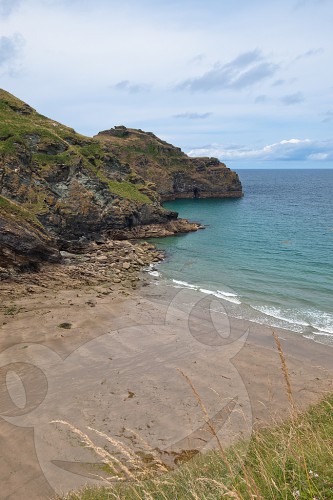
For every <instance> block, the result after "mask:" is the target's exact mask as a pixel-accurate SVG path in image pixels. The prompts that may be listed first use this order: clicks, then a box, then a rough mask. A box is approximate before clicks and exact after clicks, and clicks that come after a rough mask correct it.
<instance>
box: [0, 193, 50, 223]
mask: <svg viewBox="0 0 333 500" xmlns="http://www.w3.org/2000/svg"><path fill="white" fill-rule="evenodd" d="M0 214H5V215H6V216H7V217H9V218H12V219H13V220H14V221H17V220H18V221H22V222H28V223H30V224H33V225H34V226H37V227H38V228H39V229H42V228H43V226H42V224H41V223H40V222H39V220H38V219H37V218H36V217H35V216H34V215H33V214H32V213H31V212H30V211H28V210H26V209H25V208H23V207H21V206H20V205H17V204H16V203H14V202H12V201H10V200H8V199H7V198H4V197H3V196H0Z"/></svg>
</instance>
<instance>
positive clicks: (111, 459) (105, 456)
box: [51, 420, 135, 481]
mask: <svg viewBox="0 0 333 500" xmlns="http://www.w3.org/2000/svg"><path fill="white" fill-rule="evenodd" d="M51 423H52V424H62V425H65V426H67V427H69V428H70V430H71V431H72V432H73V434H76V435H77V436H79V437H80V438H81V440H82V442H83V443H84V444H85V445H86V447H87V448H90V449H91V450H93V451H94V452H95V453H96V454H97V455H98V456H99V457H101V459H102V461H103V463H105V464H106V465H108V466H109V467H110V468H111V469H112V470H113V471H114V472H115V473H117V472H119V471H117V470H116V469H115V463H116V464H117V466H118V467H119V469H120V470H121V471H122V472H123V473H124V474H125V476H126V477H127V479H131V480H132V481H134V480H135V477H134V475H133V474H132V472H131V471H130V470H129V469H128V467H126V465H124V464H123V463H122V462H121V461H120V460H118V459H117V458H116V457H115V456H113V455H111V454H110V453H109V452H108V451H106V450H105V449H104V448H101V447H100V446H97V445H96V444H95V443H93V441H92V440H91V439H90V438H89V436H87V434H84V432H82V431H80V429H77V428H76V427H74V425H72V424H70V423H69V422H66V421H65V420H53V421H52V422H51ZM113 479H115V478H113ZM117 479H118V480H119V479H120V478H117Z"/></svg>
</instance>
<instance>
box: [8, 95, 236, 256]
mask: <svg viewBox="0 0 333 500" xmlns="http://www.w3.org/2000/svg"><path fill="white" fill-rule="evenodd" d="M241 195H242V187H241V184H240V181H239V179H238V176H237V174H236V173H235V172H232V171H231V170H230V169H228V168H227V167H226V166H225V165H224V164H223V163H221V162H219V160H217V159H214V158H189V157H188V156H186V155H185V154H184V153H183V152H182V151H181V150H180V149H179V148H175V147H174V146H172V145H171V144H168V143H166V142H165V141H162V140H161V139H159V138H158V137H156V136H155V135H154V134H152V133H150V132H143V131H141V130H134V129H127V128H126V127H123V126H120V127H115V128H113V129H110V130H108V131H104V132H100V133H99V134H98V135H97V136H95V137H94V138H90V137H85V136H83V135H80V134H78V133H77V132H75V131H74V130H73V129H72V128H70V127H67V126H65V125H63V124H61V123H59V122H56V121H54V120H51V119H49V118H47V117H45V116H43V115H41V114H39V113H38V112H37V111H36V110H34V109H33V108H32V107H31V106H29V105H28V104H26V103H24V102H23V101H21V100H19V99H17V98H16V97H15V96H13V95H11V94H9V93H8V92H6V91H4V90H0V196H1V200H2V204H1V203H0V209H1V212H0V213H1V216H2V222H1V224H2V225H1V226H0V247H1V248H2V247H3V248H4V247H5V245H6V242H5V236H4V235H5V231H4V227H6V228H7V229H8V227H9V225H8V214H9V212H10V211H12V212H11V213H12V215H11V220H12V221H13V223H15V224H16V223H19V224H20V230H23V228H24V227H26V228H28V227H29V229H28V232H29V234H30V236H31V235H32V234H34V235H35V237H36V238H37V239H36V240H35V243H36V245H37V240H38V239H39V240H38V241H40V243H41V246H40V248H42V246H43V245H44V248H45V252H46V253H45V255H48V252H47V251H46V247H48V248H51V247H52V248H57V249H59V250H63V249H69V248H70V249H72V250H73V249H74V250H75V249H77V248H80V246H81V247H83V246H84V245H85V244H86V242H87V241H97V240H98V239H101V238H103V235H104V234H107V235H108V237H116V235H117V234H118V235H119V234H121V236H122V237H123V238H125V237H126V231H128V237H135V235H142V234H143V233H142V231H140V230H138V231H135V228H137V229H139V228H141V227H143V228H145V230H144V234H146V233H147V234H149V229H148V230H147V228H149V226H150V225H152V224H153V225H155V226H156V225H161V226H162V227H167V228H168V229H167V231H166V233H165V234H169V233H170V228H174V229H172V230H174V231H177V228H178V230H181V231H184V230H186V224H185V225H184V224H171V223H173V222H176V221H177V217H178V214H177V213H175V212H172V211H169V210H166V209H165V208H163V206H162V205H161V203H162V202H163V201H164V200H170V199H176V198H193V197H238V196H241ZM5 204H6V207H7V211H6V226H5V225H4V224H5V211H4V209H3V207H4V206H5ZM19 207H20V208H21V209H22V211H24V213H25V214H29V217H30V219H29V217H25V218H21V219H20V220H15V216H17V213H18V212H17V210H18V208H19ZM31 220H34V224H33V227H31ZM29 224H30V225H29ZM36 224H37V225H38V227H37V225H36ZM170 224H171V225H170ZM25 225H26V226H25ZM37 229H38V231H39V233H38V234H37V233H36V230H37ZM188 230H195V227H193V225H189V226H188ZM17 231H18V233H19V232H20V231H19V229H18V228H17ZM18 233H17V234H18ZM13 235H14V233H13ZM21 235H23V233H21ZM7 236H8V234H7ZM13 237H14V236H13ZM137 237H139V236H137ZM18 238H19V237H18ZM45 238H46V239H45ZM48 239H49V241H46V240H48ZM51 241H52V244H51V247H50V242H51ZM42 242H43V245H42ZM37 246H38V245H37ZM14 248H15V245H14V246H13V249H14ZM36 248H37V247H36ZM13 251H14V250H13ZM22 251H23V247H22ZM52 252H53V250H52V251H51V253H50V255H51V254H52ZM7 253H8V251H7ZM41 253H43V252H41ZM37 254H38V252H36V255H37ZM27 255H30V254H29V252H27ZM14 260H15V259H14ZM3 261H5V259H3Z"/></svg>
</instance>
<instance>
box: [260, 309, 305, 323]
mask: <svg viewBox="0 0 333 500" xmlns="http://www.w3.org/2000/svg"><path fill="white" fill-rule="evenodd" d="M251 307H252V309H255V310H256V311H259V312H261V313H262V314H265V315H266V316H272V317H273V318H275V319H279V320H281V321H285V322H286V323H290V324H292V325H299V326H311V325H310V323H308V322H306V321H304V320H300V319H298V318H297V319H295V318H291V317H286V316H284V315H283V312H282V311H281V309H278V308H277V307H272V306H271V307H270V306H253V305H251Z"/></svg>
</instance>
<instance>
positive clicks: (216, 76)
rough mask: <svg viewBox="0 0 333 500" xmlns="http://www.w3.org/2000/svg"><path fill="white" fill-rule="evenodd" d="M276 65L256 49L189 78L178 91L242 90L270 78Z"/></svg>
mask: <svg viewBox="0 0 333 500" xmlns="http://www.w3.org/2000/svg"><path fill="white" fill-rule="evenodd" d="M277 69H278V65H276V64H273V63H271V62H269V61H267V60H265V59H264V57H263V55H262V53H261V51H259V50H258V49H256V50H253V51H250V52H245V53H243V54H240V55H239V56H238V57H236V58H235V59H233V60H232V61H230V62H229V63H227V64H224V65H222V64H221V63H220V62H218V63H217V64H215V66H214V67H213V68H212V69H211V70H209V71H207V72H206V73H204V74H203V75H202V76H198V77H196V78H189V79H187V80H185V81H183V82H182V83H180V84H179V85H177V87H176V88H177V89H178V90H190V91H204V92H207V91H212V90H213V91H214V90H221V89H234V90H242V89H245V88H248V87H251V86H252V85H255V84H256V83H258V82H260V81H262V80H264V79H265V78H268V77H270V76H272V75H273V74H274V73H275V72H276V70H277Z"/></svg>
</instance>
